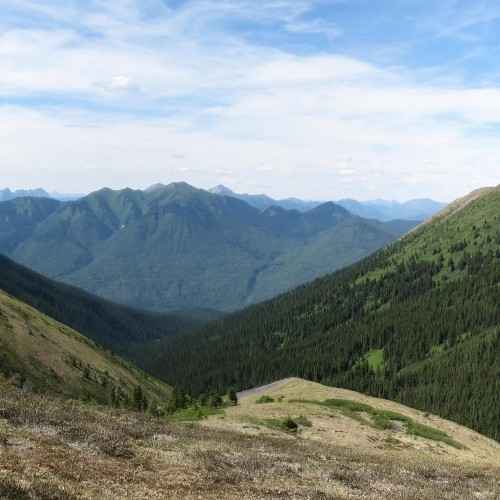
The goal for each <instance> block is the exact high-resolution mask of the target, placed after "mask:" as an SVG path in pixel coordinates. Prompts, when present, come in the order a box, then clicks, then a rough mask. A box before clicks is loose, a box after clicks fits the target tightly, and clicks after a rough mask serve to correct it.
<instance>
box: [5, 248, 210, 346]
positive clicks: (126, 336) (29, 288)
mask: <svg viewBox="0 0 500 500" xmlns="http://www.w3.org/2000/svg"><path fill="white" fill-rule="evenodd" d="M1 290H3V291H5V292H7V293H9V294H10V295H12V296H14V297H16V298H17V299H19V300H21V301H22V302H25V303H26V304H29V305H30V306H32V307H34V308H36V309H38V310H39V311H41V312H42V313H44V314H46V315H47V316H50V317H51V318H54V319H55V320H57V321H59V322H61V323H64V324H65V325H67V326H69V327H71V328H73V329H75V330H77V331H78V332H80V333H82V334H83V335H85V336H87V337H89V338H90V339H92V340H94V341H96V342H98V343H100V344H101V345H104V346H106V347H108V348H110V349H113V350H115V351H116V352H123V350H124V348H125V346H126V345H128V344H130V345H135V344H137V343H144V342H148V341H149V342H150V341H154V340H157V339H160V338H163V337H166V336H168V335H174V334H176V333H179V332H181V331H186V330H189V329H192V328H193V327H195V326H197V325H199V324H201V323H202V322H205V321H207V320H209V319H214V318H216V317H218V314H215V313H214V312H213V311H208V310H196V311H190V312H189V313H187V312H186V313H184V312H183V313H155V312H151V311H143V310H140V309H134V308H131V307H127V306H122V305H119V304H114V303H112V302H110V301H108V300H104V299H102V298H100V297H97V296H95V295H91V294H89V293H87V292H85V291H83V290H80V289H78V288H75V287H73V286H69V285H65V284H63V283H58V282H56V281H54V280H51V279H49V278H46V277H45V276H42V275H40V274H38V273H36V272H34V271H32V270H31V269H28V268H26V267H24V266H21V265H20V264H17V263H15V262H14V261H12V260H11V259H9V258H8V257H6V256H4V255H1V254H0V291H1Z"/></svg>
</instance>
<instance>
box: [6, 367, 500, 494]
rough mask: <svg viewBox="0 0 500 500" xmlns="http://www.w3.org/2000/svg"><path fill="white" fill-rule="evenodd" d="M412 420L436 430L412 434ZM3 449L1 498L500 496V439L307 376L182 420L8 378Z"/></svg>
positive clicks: (423, 426) (420, 425) (417, 426)
mask: <svg viewBox="0 0 500 500" xmlns="http://www.w3.org/2000/svg"><path fill="white" fill-rule="evenodd" d="M263 395H265V396H267V398H268V399H270V398H272V399H274V401H273V402H269V403H262V404H258V403H257V398H258V397H262V396H263ZM297 400H302V401H305V400H307V402H297ZM325 401H326V402H327V406H325V405H323V403H324V402H325ZM331 401H336V403H335V404H336V405H337V406H338V405H339V404H340V403H342V405H343V406H340V407H337V408H335V407H333V406H332V405H331V403H329V402H331ZM328 405H330V406H328ZM346 405H348V406H346ZM375 415H378V416H379V417H378V420H377V425H378V427H375V426H374V423H375ZM380 415H385V416H388V417H390V418H389V419H388V425H387V426H386V427H385V428H383V429H381V428H380V427H381V426H380V423H381V422H382V420H381V419H380ZM221 417H224V418H221ZM391 419H392V420H391ZM284 421H286V422H288V425H289V427H286V426H282V425H281V423H282V422H284ZM408 421H411V422H413V430H415V429H420V430H421V429H422V428H424V429H431V430H432V433H431V434H427V436H428V437H422V436H420V435H418V434H408V433H407V432H406V430H405V425H406V422H408ZM290 422H293V423H295V424H296V425H297V427H293V425H292V424H291V423H290ZM427 432H428V433H429V432H430V431H427ZM447 439H449V440H451V441H450V442H451V444H449V443H450V442H448V443H447V442H445V441H444V440H447ZM0 447H1V448H0V449H1V451H2V453H0V496H1V497H2V498H75V499H80V498H123V499H134V500H135V499H137V498H187V499H198V498H200V497H201V498H203V499H221V498H240V499H255V498H296V499H306V498H318V499H319V498H325V499H326V498H336V499H337V498H339V499H354V498H358V499H359V498H363V499H380V498H398V499H408V500H409V499H415V498H422V499H424V498H435V497H436V495H437V496H438V497H439V498H483V499H495V498H497V496H498V482H499V480H500V466H499V460H500V457H499V452H500V451H499V445H498V443H495V442H494V441H492V440H489V439H487V438H485V437H483V436H481V435H478V434H477V433H475V432H473V431H470V430H469V429H466V428H463V427H460V426H458V425H457V424H453V423H451V422H448V421H444V420H442V419H439V418H437V417H435V416H434V415H426V414H423V413H422V412H418V411H415V410H412V409H410V408H407V407H404V406H401V405H398V404H395V403H392V402H389V401H383V400H378V399H375V398H368V397H366V396H362V395H360V394H357V393H354V392H352V391H345V390H339V389H334V388H327V387H324V386H320V385H318V384H313V383H310V382H305V381H303V380H298V379H293V380H289V381H287V382H286V383H284V384H282V385H281V386H278V387H276V388H275V389H267V388H266V389H264V392H263V393H261V394H260V395H255V396H251V397H248V398H244V399H243V398H241V400H240V404H239V405H238V406H236V407H232V408H228V409H227V410H226V414H225V415H218V416H213V417H210V418H209V419H207V420H204V421H202V422H172V421H168V420H166V419H164V418H155V417H151V416H148V415H146V414H143V413H137V412H130V411H123V410H116V409H112V408H109V407H108V408H105V407H98V406H93V405H82V404H75V403H74V402H68V401H62V400H60V399H54V398H52V397H49V396H39V395H36V394H23V393H22V391H21V390H19V389H15V388H13V387H12V385H11V384H7V383H5V382H3V381H2V380H1V377H0Z"/></svg>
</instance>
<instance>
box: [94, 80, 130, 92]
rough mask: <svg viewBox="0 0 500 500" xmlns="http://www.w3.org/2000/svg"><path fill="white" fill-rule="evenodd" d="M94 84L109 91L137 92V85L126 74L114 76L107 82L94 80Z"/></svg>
mask: <svg viewBox="0 0 500 500" xmlns="http://www.w3.org/2000/svg"><path fill="white" fill-rule="evenodd" d="M94 85H95V86H96V87H101V88H103V89H105V90H108V91H109V92H139V85H138V84H137V83H135V82H134V81H133V80H132V79H131V78H129V77H128V76H114V77H113V78H111V80H109V81H107V82H95V83H94Z"/></svg>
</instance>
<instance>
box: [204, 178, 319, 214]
mask: <svg viewBox="0 0 500 500" xmlns="http://www.w3.org/2000/svg"><path fill="white" fill-rule="evenodd" d="M208 191H209V192H210V193H215V194H218V195H221V196H232V197H233V198H238V199H239V200H243V201H246V202H247V203H248V204H249V205H252V206H253V207H256V208H268V207H272V206H273V205H276V206H279V207H282V208H284V209H286V210H298V211H299V212H307V211H308V210H311V208H314V207H317V206H318V205H321V203H324V202H321V201H304V200H300V199H298V198H286V199H283V200H274V199H273V198H271V197H269V196H267V195H265V194H237V193H235V192H234V191H232V190H231V189H229V188H228V187H226V186H223V185H222V184H219V185H218V186H215V187H213V188H211V189H209V190H208Z"/></svg>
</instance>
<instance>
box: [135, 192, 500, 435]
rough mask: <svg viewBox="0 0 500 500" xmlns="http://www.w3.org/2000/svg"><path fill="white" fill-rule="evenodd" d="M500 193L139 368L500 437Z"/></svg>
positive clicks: (164, 348)
mask: <svg viewBox="0 0 500 500" xmlns="http://www.w3.org/2000/svg"><path fill="white" fill-rule="evenodd" d="M499 304H500V186H498V187H496V188H489V189H483V190H479V191H477V192H474V193H472V194H471V195H469V196H468V197H465V198H463V199H461V200H457V202H455V203H453V204H451V205H450V206H449V207H448V208H447V209H445V210H444V211H443V212H440V214H439V215H437V216H435V217H434V218H432V219H431V220H430V221H428V222H427V223H426V224H424V225H422V226H420V227H419V228H417V229H416V230H414V231H413V232H411V233H409V234H408V235H406V236H405V237H403V238H402V239H400V240H399V241H396V242H394V243H393V244H391V245H389V246H388V247H386V248H385V249H383V250H381V251H379V252H377V253H376V254H373V255H372V256H370V257H368V258H366V259H364V260H362V261H361V262H359V263H357V264H354V265H352V266H350V267H348V268H345V269H343V270H340V271H337V272H336V273H334V274H332V275H329V276H327V277H324V278H320V279H317V280H316V281H314V282H312V283H310V284H307V285H304V286H301V287H299V288H297V289H295V290H294V291H292V292H290V293H287V294H284V295H281V296H280V297H278V298H276V299H274V300H270V301H267V302H264V303H262V304H260V305H256V306H252V307H250V308H247V309H245V310H244V311H242V312H239V313H235V314H233V315H231V316H229V317H226V318H224V319H221V320H218V321H217V322H215V323H213V324H211V325H209V326H206V327H204V328H202V329H201V330H199V331H196V332H194V333H192V334H189V335H187V336H185V337H183V338H178V339H174V340H171V341H167V342H165V343H164V344H163V345H158V344H155V346H154V349H149V348H147V347H146V348H144V349H142V350H141V351H137V352H136V354H135V360H136V362H137V363H138V364H139V365H142V366H147V367H148V368H149V369H150V370H152V373H154V374H155V375H157V376H159V377H161V378H163V379H164V380H168V381H169V382H170V383H172V384H184V385H185V386H186V387H187V389H188V390H190V391H192V392H194V393H197V392H203V391H206V390H207V389H208V388H218V389H219V390H223V389H224V388H226V387H228V386H230V385H231V384H236V386H237V387H238V388H239V389H244V388H248V387H251V386H255V385H259V384H263V383H266V382H270V381H273V380H276V379H280V378H283V377H287V376H298V377H303V378H307V379H310V380H315V381H320V382H323V383H327V384H329V385H334V386H339V387H345V388H349V389H354V390H358V391H362V392H366V393H368V394H371V395H376V396H379V397H384V398H389V399H393V400H397V401H400V402H402V403H404V404H407V405H410V406H414V407H416V408H420V409H422V410H425V411H429V412H433V413H437V414H439V415H440V416H442V417H445V418H448V419H451V420H455V421H457V422H459V423H461V424H464V425H467V426H469V427H472V428H474V429H476V430H478V431H479V432H481V433H483V434H486V435H488V436H492V437H494V438H495V439H497V440H498V439H500V405H499V399H498V397H499V394H500V341H499V329H500V326H499V323H500V321H499V320H500V308H499Z"/></svg>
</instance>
